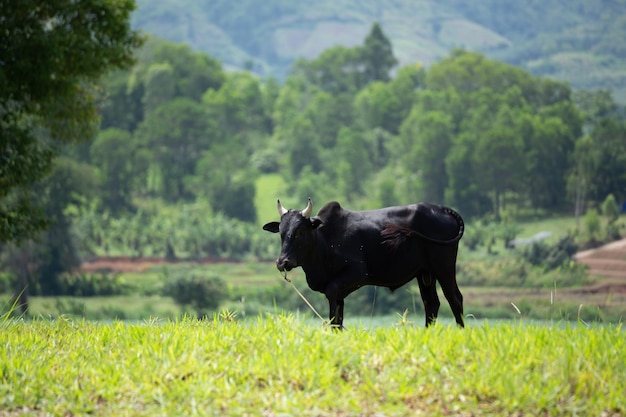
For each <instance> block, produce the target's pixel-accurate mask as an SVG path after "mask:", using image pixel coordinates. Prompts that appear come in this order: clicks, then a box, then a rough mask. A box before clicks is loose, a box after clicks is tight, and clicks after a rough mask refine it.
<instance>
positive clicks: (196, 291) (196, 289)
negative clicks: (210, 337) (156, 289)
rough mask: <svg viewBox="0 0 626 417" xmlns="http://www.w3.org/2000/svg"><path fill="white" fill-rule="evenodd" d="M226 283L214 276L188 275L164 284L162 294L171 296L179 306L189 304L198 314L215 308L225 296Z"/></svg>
mask: <svg viewBox="0 0 626 417" xmlns="http://www.w3.org/2000/svg"><path fill="white" fill-rule="evenodd" d="M226 293H227V291H226V285H225V284H224V282H223V281H222V280H221V279H220V278H219V277H216V276H207V277H202V276H198V275H190V276H186V277H180V278H177V279H175V280H174V281H172V282H170V283H168V284H167V285H165V287H164V289H163V295H165V296H169V297H172V298H173V299H174V301H175V302H176V303H177V304H179V305H180V306H189V307H191V308H193V309H195V310H196V311H197V312H198V314H199V315H203V314H205V313H206V311H208V310H216V309H217V308H218V307H219V305H220V303H221V302H222V300H223V299H224V298H225V297H226Z"/></svg>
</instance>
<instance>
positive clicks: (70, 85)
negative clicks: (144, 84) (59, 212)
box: [0, 0, 141, 242]
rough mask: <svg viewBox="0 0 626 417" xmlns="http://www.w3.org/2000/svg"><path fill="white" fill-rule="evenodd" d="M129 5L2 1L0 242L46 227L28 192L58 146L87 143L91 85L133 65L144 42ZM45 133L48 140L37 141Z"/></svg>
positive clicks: (91, 124) (121, 1) (120, 0)
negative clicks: (133, 27) (131, 21)
mask: <svg viewBox="0 0 626 417" xmlns="http://www.w3.org/2000/svg"><path fill="white" fill-rule="evenodd" d="M134 7H135V4H134V2H133V1H131V0H116V1H113V0H100V1H90V2H77V1H72V0H55V1H48V2H40V1H35V0H24V1H22V0H20V1H17V0H2V1H1V2H0V56H1V57H2V65H0V160H2V164H0V242H7V241H19V240H24V239H25V238H28V237H29V236H33V235H34V234H35V233H36V232H37V231H38V230H41V229H42V228H44V227H45V226H46V222H45V216H44V214H43V212H42V210H41V208H40V207H37V206H33V204H32V203H31V202H30V201H29V198H28V195H27V191H28V187H29V186H30V185H32V184H33V182H35V181H36V180H38V179H40V178H42V177H44V176H45V175H46V174H47V173H48V172H49V171H50V169H51V163H52V160H53V158H54V157H55V156H56V155H57V153H58V147H57V146H56V145H57V144H58V143H61V142H67V141H78V140H81V139H89V138H91V136H92V135H93V134H94V131H95V123H96V121H97V119H98V117H97V112H96V107H95V105H94V103H95V100H96V92H95V89H94V87H95V83H96V82H97V80H98V79H99V78H100V77H101V76H102V75H103V74H105V73H106V72H107V71H109V70H111V69H113V68H121V67H125V66H127V65H129V64H130V63H131V62H132V55H133V50H134V49H135V48H136V47H137V46H139V44H140V43H141V38H140V36H139V35H138V33H137V32H135V31H133V30H131V29H130V25H129V19H130V14H131V12H132V11H133V10H134ZM40 128H43V129H45V130H46V131H47V132H48V133H49V134H48V135H37V134H36V132H37V130H38V129H40Z"/></svg>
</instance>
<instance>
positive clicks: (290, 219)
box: [263, 198, 322, 272]
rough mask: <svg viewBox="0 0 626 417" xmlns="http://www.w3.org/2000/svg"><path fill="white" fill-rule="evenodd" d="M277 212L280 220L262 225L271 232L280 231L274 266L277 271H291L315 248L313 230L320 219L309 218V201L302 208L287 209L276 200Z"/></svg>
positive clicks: (319, 223)
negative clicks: (278, 250)
mask: <svg viewBox="0 0 626 417" xmlns="http://www.w3.org/2000/svg"><path fill="white" fill-rule="evenodd" d="M277 206H278V213H279V214H280V222H269V223H267V224H266V225H264V226H263V230H267V231H268V232H272V233H280V240H281V242H282V243H281V248H280V255H279V256H278V259H276V267H277V268H278V270H279V271H281V272H282V271H291V270H292V269H293V268H295V267H298V266H302V262H303V261H304V260H305V259H306V258H307V257H309V256H311V255H312V252H313V251H314V250H315V245H314V231H315V229H317V228H318V227H319V226H320V225H321V224H322V221H321V220H320V219H319V218H317V217H313V218H311V211H312V210H313V204H312V203H311V199H310V198H309V202H308V204H307V206H306V208H305V209H304V210H287V209H286V208H284V207H283V205H282V204H281V203H280V200H278V204H277Z"/></svg>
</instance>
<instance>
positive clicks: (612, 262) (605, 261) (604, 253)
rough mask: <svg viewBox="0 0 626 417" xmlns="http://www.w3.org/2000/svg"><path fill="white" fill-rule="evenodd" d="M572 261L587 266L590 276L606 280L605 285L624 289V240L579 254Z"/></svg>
mask: <svg viewBox="0 0 626 417" xmlns="http://www.w3.org/2000/svg"><path fill="white" fill-rule="evenodd" d="M574 259H575V260H576V262H579V263H581V264H583V265H587V266H588V267H589V273H590V274H591V275H597V276H600V277H604V278H606V280H605V285H615V286H622V287H624V288H626V239H622V240H617V241H615V242H611V243H609V244H606V245H604V246H600V247H599V248H596V249H590V250H586V251H583V252H579V253H577V254H576V255H574Z"/></svg>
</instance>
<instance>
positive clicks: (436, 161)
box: [400, 106, 453, 204]
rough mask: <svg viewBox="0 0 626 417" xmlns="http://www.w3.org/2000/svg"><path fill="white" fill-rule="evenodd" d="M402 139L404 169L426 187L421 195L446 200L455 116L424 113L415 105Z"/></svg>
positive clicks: (432, 200) (431, 198) (424, 197)
mask: <svg viewBox="0 0 626 417" xmlns="http://www.w3.org/2000/svg"><path fill="white" fill-rule="evenodd" d="M400 138H401V141H402V143H403V144H404V148H405V152H404V155H403V158H402V162H403V165H404V168H405V169H406V170H407V171H408V172H413V173H415V174H417V176H418V178H419V183H420V185H421V188H422V190H423V196H421V198H422V199H423V200H425V201H431V202H433V203H439V204H441V203H443V202H444V191H445V189H446V187H447V186H448V174H447V172H446V163H445V160H446V156H447V155H448V153H449V152H450V146H451V144H452V138H453V125H452V119H451V117H450V116H448V115H447V114H445V113H443V112H441V111H430V112H423V111H422V109H421V107H420V106H415V107H414V108H413V111H412V112H411V114H410V115H409V117H408V118H407V119H406V120H405V121H404V123H403V124H402V126H401V127H400Z"/></svg>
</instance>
